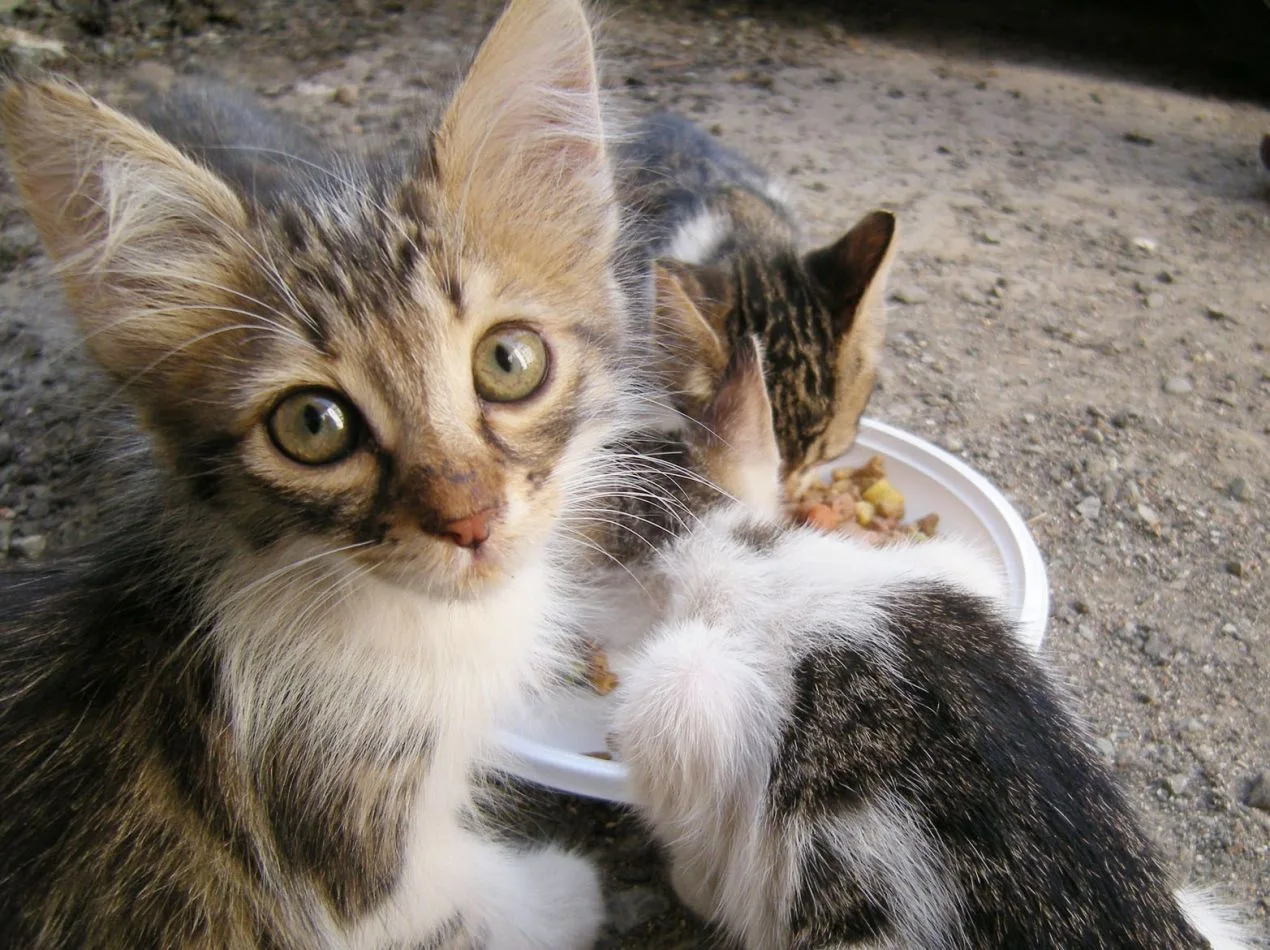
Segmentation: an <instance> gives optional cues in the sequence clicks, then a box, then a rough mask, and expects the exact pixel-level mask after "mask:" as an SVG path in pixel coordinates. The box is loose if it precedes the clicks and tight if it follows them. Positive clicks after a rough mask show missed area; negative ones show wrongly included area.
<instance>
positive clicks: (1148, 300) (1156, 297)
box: [1142, 293, 1164, 310]
mask: <svg viewBox="0 0 1270 950" xmlns="http://www.w3.org/2000/svg"><path fill="white" fill-rule="evenodd" d="M1142 306H1144V307H1146V308H1147V309H1148V310H1159V309H1160V308H1161V307H1163V306H1164V295H1163V294H1156V293H1151V294H1147V295H1146V296H1145V297H1143V298H1142Z"/></svg>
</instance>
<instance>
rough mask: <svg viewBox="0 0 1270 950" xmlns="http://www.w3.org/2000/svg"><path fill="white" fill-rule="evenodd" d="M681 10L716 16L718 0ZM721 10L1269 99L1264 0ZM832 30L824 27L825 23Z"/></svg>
mask: <svg viewBox="0 0 1270 950" xmlns="http://www.w3.org/2000/svg"><path fill="white" fill-rule="evenodd" d="M689 9H692V10H695V11H700V12H701V13H707V12H708V13H710V14H711V15H712V16H715V17H718V16H720V15H721V11H720V10H719V9H718V5H717V4H710V3H708V2H701V0H696V2H693V3H691V4H689ZM727 9H728V11H729V12H732V11H735V13H736V15H737V16H738V17H739V16H752V17H755V18H761V19H763V20H768V21H778V22H782V23H785V24H788V25H796V26H810V27H815V26H820V27H822V28H824V27H828V25H830V24H836V25H837V26H839V27H841V28H842V29H843V30H844V31H846V33H848V34H864V35H871V36H878V37H885V38H888V39H893V40H895V41H897V42H900V43H902V44H903V45H906V46H910V47H913V48H916V49H922V50H931V49H937V50H940V51H944V52H948V53H958V52H962V53H971V54H977V55H988V56H1008V57H1009V58H1010V59H1012V60H1016V61H1024V62H1035V63H1037V64H1044V65H1051V66H1057V67H1061V68H1063V69H1067V70H1076V71H1081V72H1089V73H1094V74H1109V73H1114V74H1116V75H1119V76H1129V77H1131V78H1134V79H1137V80H1139V81H1141V82H1144V83H1147V84H1151V85H1161V86H1167V87H1171V88H1176V89H1184V90H1187V91H1190V92H1197V93H1202V94H1208V95H1216V96H1220V97H1221V98H1224V99H1248V100H1252V101H1258V102H1270V5H1268V4H1267V3H1266V0H1217V2H1213V0H1156V2H1151V0H1118V2H1115V3H1098V2H1096V0H1038V2H1024V0H1008V2H989V0H864V2H855V3H847V2H841V0H836V2H835V0H802V2H778V0H750V2H741V3H737V4H730V5H729V6H728V7H727ZM830 28H832V27H830Z"/></svg>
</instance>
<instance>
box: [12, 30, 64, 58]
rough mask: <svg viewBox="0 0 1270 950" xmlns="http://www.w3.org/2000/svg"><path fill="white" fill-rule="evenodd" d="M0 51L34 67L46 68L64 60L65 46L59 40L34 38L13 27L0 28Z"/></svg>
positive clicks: (24, 31) (34, 36)
mask: <svg viewBox="0 0 1270 950" xmlns="http://www.w3.org/2000/svg"><path fill="white" fill-rule="evenodd" d="M0 50H5V51H7V52H9V53H11V54H12V55H13V56H14V57H15V58H16V59H19V60H22V61H24V62H27V63H30V64H32V65H36V66H47V65H49V64H51V63H56V62H58V61H59V60H63V59H65V58H66V44H65V43H63V42H62V41H61V40H53V39H47V38H46V37H43V36H36V35H35V34H34V33H28V32H27V31H26V30H19V29H18V28H17V27H14V26H0Z"/></svg>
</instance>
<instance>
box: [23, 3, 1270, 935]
mask: <svg viewBox="0 0 1270 950" xmlns="http://www.w3.org/2000/svg"><path fill="white" fill-rule="evenodd" d="M496 6H497V5H496V4H495V3H479V4H469V3H452V4H440V3H437V4H429V3H423V2H419V3H410V4H406V3H400V2H398V3H391V2H389V3H382V2H375V0H369V2H368V0H362V2H356V3H348V4H340V3H335V2H333V0H307V2H305V3H299V2H296V3H283V2H272V3H271V2H265V3H250V4H249V3H240V4H236V3H234V2H232V0H204V2H201V3H200V2H188V0H180V2H174V0H168V2H164V3H158V2H149V0H129V2H117V3H113V4H104V3H101V2H97V0H80V2H71V0H64V2H62V3H61V4H60V12H59V10H57V9H54V8H53V7H51V6H49V7H45V6H40V5H39V4H31V3H28V4H26V5H25V6H19V7H17V8H16V9H12V4H10V3H0V10H4V11H7V12H4V13H2V14H0V17H2V18H3V20H4V21H5V22H8V23H10V24H15V25H17V26H19V27H21V28H23V29H26V30H30V31H35V32H40V33H43V35H44V36H45V37H53V38H60V39H61V40H63V41H65V42H66V43H67V51H68V57H69V58H68V60H67V61H66V64H65V68H67V69H69V70H70V71H72V72H73V73H75V74H76V75H78V76H79V77H80V78H82V79H83V80H84V81H85V82H86V83H87V84H88V85H89V86H90V87H91V88H93V89H94V90H96V91H99V92H101V93H103V94H105V95H107V96H108V97H110V96H117V95H118V94H119V92H120V90H121V89H122V88H123V84H124V82H125V81H127V80H128V79H130V78H131V77H133V76H135V74H136V72H137V71H138V70H142V71H146V70H161V69H165V68H175V69H177V70H181V71H184V70H199V71H210V72H213V73H217V74H220V75H223V76H226V77H228V78H232V79H235V80H238V81H240V82H244V83H246V84H247V85H249V86H251V87H254V88H255V89H257V90H259V91H260V92H262V93H264V94H265V95H266V96H268V97H270V98H271V99H272V100H274V101H275V102H276V104H277V105H278V107H279V108H283V109H287V110H291V111H293V112H295V113H298V114H300V115H302V116H304V117H305V118H306V119H308V120H309V121H313V122H317V123H320V124H322V126H323V127H324V128H326V129H329V130H331V131H332V133H333V134H336V135H339V136H347V137H352V138H356V137H362V136H366V135H371V136H376V137H378V136H392V135H395V134H399V133H401V132H402V131H405V130H408V129H409V127H410V123H411V122H412V121H416V120H415V119H414V117H415V116H416V115H417V114H418V110H419V107H420V106H421V105H424V104H427V103H429V102H435V101H436V100H437V99H438V98H439V97H440V96H441V95H443V93H444V89H445V88H446V84H447V83H448V82H449V81H450V80H451V79H452V78H453V77H454V75H455V74H456V72H457V70H458V69H459V68H460V67H461V64H462V62H463V57H464V56H466V55H467V54H468V52H469V51H470V50H471V48H472V44H474V43H475V42H476V40H477V39H478V38H479V37H480V35H481V34H482V33H483V31H484V29H485V27H486V26H487V24H488V23H489V22H490V21H491V20H492V18H493V16H494V15H495V13H496V12H497V9H496ZM789 7H791V9H785V8H765V7H746V8H744V9H743V8H740V7H735V6H731V5H720V4H709V5H704V6H699V5H692V4H683V3H676V4H671V5H660V4H654V3H638V4H637V3H633V2H632V3H622V2H612V3H610V4H609V5H608V7H607V12H608V19H607V27H606V34H607V47H608V54H609V69H608V80H609V82H610V84H611V85H612V87H613V89H614V92H615V95H616V97H617V98H618V99H619V101H624V102H626V103H629V104H630V106H631V108H632V109H633V110H639V109H647V108H653V107H660V106H666V107H673V108H676V109H678V110H681V111H684V112H686V113H687V114H689V115H691V116H693V117H694V118H696V119H697V120H698V121H700V122H701V123H703V124H704V125H706V126H707V127H710V128H712V129H713V130H714V131H715V132H716V133H717V134H718V135H720V136H721V137H722V138H723V139H724V140H726V141H728V142H731V143H733V144H735V145H738V146H740V147H742V148H743V149H745V150H746V151H747V152H748V153H749V154H750V155H751V156H752V157H754V158H755V159H757V160H759V161H761V162H763V163H766V164H767V165H768V166H769V167H771V168H773V169H774V170H776V171H778V172H780V173H782V174H784V175H785V176H786V177H787V178H788V180H789V182H790V184H791V186H792V187H791V191H792V193H793V195H794V199H795V201H796V203H797V205H798V207H799V208H800V209H801V210H802V211H803V212H804V213H805V215H806V220H807V225H808V231H809V233H810V235H811V237H812V238H814V239H815V240H818V241H819V240H826V239H829V238H831V237H833V236H835V235H836V233H837V232H839V231H841V230H843V229H845V228H846V227H847V226H848V225H849V224H850V223H851V222H852V221H854V220H855V219H856V218H857V217H858V216H859V215H861V214H862V213H864V212H865V211H867V210H868V209H870V208H872V207H874V206H881V207H886V208H889V209H893V210H894V211H896V212H897V214H898V215H899V218H900V222H901V227H902V243H901V250H900V254H899V259H898V262H897V265H896V269H895V273H894V278H893V283H892V287H893V297H894V300H893V303H892V306H891V310H890V320H891V323H890V335H889V343H888V362H887V372H886V375H885V376H884V379H883V383H882V386H881V388H880V390H879V392H878V394H877V395H876V396H875V398H874V402H873V403H872V406H871V409H870V412H871V414H872V415H874V416H876V417H878V418H881V419H883V420H886V421H889V422H892V423H896V424H898V425H900V426H903V427H905V428H908V429H910V430H913V431H915V432H917V433H918V434H920V435H923V436H925V437H927V438H930V439H933V440H934V441H936V442H938V443H940V444H942V445H944V446H945V447H947V448H949V449H950V450H952V451H954V452H955V453H958V454H960V455H961V456H962V457H963V458H965V459H967V460H968V461H969V462H970V463H971V464H973V465H974V466H975V467H977V468H979V469H980V470H981V471H983V472H984V473H986V474H987V475H988V476H989V477H990V478H991V479H992V480H994V481H995V482H996V483H997V484H998V485H1000V486H1002V487H1003V489H1004V490H1005V491H1006V492H1007V493H1008V495H1009V496H1010V497H1011V498H1012V499H1013V500H1014V502H1015V503H1016V504H1017V505H1018V507H1019V509H1020V510H1021V511H1022V512H1023V513H1024V516H1025V517H1026V518H1027V519H1028V522H1029V524H1030V525H1031V527H1032V529H1033V531H1034V532H1035V535H1036V538H1037V540H1038V542H1039V544H1040V546H1041V548H1042V550H1043V551H1044V553H1045V555H1046V557H1047V559H1048V563H1049V570H1050V580H1051V584H1052V594H1053V602H1054V612H1053V617H1052V621H1051V626H1050V632H1049V639H1048V650H1049V653H1050V655H1051V657H1052V658H1053V662H1054V665H1055V666H1056V667H1057V668H1058V669H1059V670H1060V671H1061V672H1062V673H1063V674H1064V675H1065V676H1067V677H1068V678H1069V679H1070V681H1071V683H1072V686H1073V689H1074V691H1075V693H1076V695H1077V696H1078V698H1079V702H1080V705H1081V707H1082V709H1083V711H1084V713H1085V714H1086V715H1087V717H1088V718H1089V720H1090V722H1091V723H1092V727H1093V732H1094V735H1095V736H1096V744H1097V746H1098V748H1099V750H1100V751H1101V752H1102V753H1103V754H1105V755H1106V756H1107V757H1108V758H1109V759H1110V760H1112V761H1113V762H1114V764H1115V768H1116V771H1117V773H1118V775H1119V777H1120V779H1121V781H1122V782H1123V784H1124V785H1125V787H1126V788H1127V789H1128V791H1129V794H1130V795H1131V797H1132V798H1133V800H1134V802H1135V803H1136V805H1137V807H1138V808H1139V809H1140V811H1141V813H1142V816H1143V819H1144V821H1145V823H1146V825H1147V827H1148V828H1149V830H1150V833H1151V834H1152V835H1153V836H1154V838H1155V839H1156V840H1157V841H1158V842H1159V844H1160V846H1161V848H1162V849H1163V851H1164V852H1165V854H1166V855H1167V856H1168V858H1169V860H1170V861H1171V862H1172V863H1173V865H1174V866H1175V867H1176V868H1177V870H1178V872H1179V876H1180V877H1181V878H1183V879H1185V880H1188V881H1193V882H1198V883H1201V884H1211V885H1215V886H1216V888H1217V889H1218V891H1219V892H1220V893H1221V894H1222V895H1223V896H1224V897H1226V898H1229V899H1232V900H1234V901H1237V902H1239V903H1240V904H1241V905H1242V906H1243V909H1244V914H1245V916H1246V918H1247V919H1248V920H1249V921H1250V922H1251V923H1252V925H1253V927H1254V928H1255V931H1256V933H1258V934H1260V935H1263V939H1264V940H1265V943H1266V945H1267V946H1270V921H1268V918H1270V811H1268V810H1266V809H1267V807H1270V802H1268V801H1267V799H1268V798H1270V776H1267V778H1266V779H1265V784H1264V785H1263V786H1262V791H1261V792H1260V793H1258V792H1256V791H1255V783H1256V779H1257V776H1259V775H1264V774H1265V773H1266V772H1267V770H1270V630H1268V629H1267V621H1268V620H1270V611H1268V607H1270V594H1267V584H1266V580H1267V575H1266V571H1267V557H1268V553H1267V552H1268V551H1270V544H1268V543H1267V521H1268V518H1267V498H1270V360H1268V359H1267V347H1268V346H1270V176H1267V175H1266V174H1265V172H1263V170H1262V169H1261V168H1260V166H1259V163H1258V162H1257V146H1258V143H1259V142H1260V140H1261V137H1262V135H1263V134H1264V133H1266V132H1270V112H1267V110H1266V109H1265V108H1264V105H1258V104H1257V100H1256V98H1255V90H1254V89H1253V88H1252V87H1251V86H1250V85H1249V80H1248V79H1247V78H1246V77H1243V78H1241V77H1240V76H1239V75H1238V74H1237V72H1234V71H1232V70H1231V69H1229V68H1228V64H1226V63H1224V62H1223V54H1222V52H1221V49H1220V47H1218V46H1213V47H1212V48H1209V47H1207V46H1205V43H1204V42H1203V36H1204V31H1205V24H1204V23H1203V22H1201V21H1197V20H1195V19H1194V18H1193V17H1192V16H1190V14H1189V13H1187V11H1186V8H1179V9H1177V10H1169V9H1160V8H1159V7H1158V6H1153V7H1152V9H1151V11H1149V12H1148V11H1143V10H1134V9H1132V8H1128V9H1119V10H1107V9H1105V8H1104V9H1098V7H1097V5H1094V4H1089V5H1088V6H1086V5H1082V4H1079V3H1071V4H1045V3H1042V4H1022V5H1020V7H1021V8H1024V7H1025V8H1026V9H1015V8H1012V7H1008V6H996V7H989V6H985V5H980V4H957V3H954V4H949V3H943V4H937V3H929V4H924V3H920V2H916V0H914V2H910V3H900V4H864V5H858V6H857V7H856V9H857V10H858V11H859V12H857V13H856V14H854V15H853V18H852V19H846V18H844V17H843V15H842V14H840V13H835V12H832V8H831V7H830V6H829V5H825V6H816V5H814V4H813V5H810V6H805V5H800V6H798V7H797V8H796V9H792V7H793V5H789ZM1175 64H1185V68H1184V69H1182V68H1179V67H1178V66H1176V65H1175ZM1263 102H1264V100H1263ZM0 228H2V230H0V272H2V273H3V284H2V285H0V506H2V507H3V508H4V509H5V511H3V512H0V546H2V547H3V548H7V549H8V550H9V553H10V556H11V557H14V558H20V557H24V556H33V555H38V554H40V552H41V549H45V554H44V556H46V557H49V556H54V555H56V554H57V553H60V552H62V551H65V550H67V549H68V548H69V547H70V546H71V545H73V544H74V543H75V542H76V540H77V539H78V538H80V537H82V536H83V535H84V534H85V533H86V532H88V531H91V526H92V523H93V519H94V512H95V510H96V508H95V506H96V504H97V502H96V491H95V486H94V485H93V482H92V478H91V472H89V473H88V477H84V475H85V472H84V466H83V459H84V457H85V454H84V453H85V447H87V446H89V445H91V444H92V442H93V440H94V439H95V437H96V436H97V434H98V431H99V428H100V427H99V425H98V422H97V419H96V418H95V416H94V414H93V412H92V404H93V401H94V399H95V398H97V396H96V395H95V394H97V393H99V389H97V388H96V387H95V386H94V385H93V384H92V383H91V382H89V381H88V379H87V377H86V369H85V364H84V361H83V359H82V358H81V357H80V356H79V355H78V354H77V353H76V352H75V350H74V348H73V346H72V345H71V344H69V343H68V342H67V337H66V335H65V333H64V331H63V330H62V329H61V326H62V321H61V318H60V315H61V311H62V308H61V305H60V303H59V298H58V295H57V291H56V289H55V288H54V287H53V286H52V285H51V284H50V283H49V281H48V280H47V277H46V274H45V273H44V270H43V266H42V260H41V257H40V255H39V251H38V247H37V242H36V238H35V235H34V232H33V230H32V228H31V226H30V225H29V223H27V221H26V219H25V218H24V216H23V215H22V213H21V211H20V210H19V209H18V208H17V206H16V204H15V201H14V198H13V195H12V191H11V188H10V187H9V186H8V184H7V181H6V182H5V184H4V187H3V190H2V191H0ZM41 539H42V540H41ZM1250 802H1259V803H1260V805H1261V807H1260V808H1258V807H1253V806H1252V805H1251V804H1250ZM520 826H521V828H522V830H525V831H528V832H530V833H534V834H541V835H547V834H550V835H553V836H556V837H564V838H566V839H567V840H570V841H573V842H575V843H576V844H577V845H578V846H579V847H580V848H582V849H584V850H586V851H588V852H591V853H594V854H595V855H596V856H597V858H598V859H599V860H600V861H601V862H602V863H603V864H604V866H605V868H606V873H607V886H608V889H609V893H610V895H611V899H612V915H611V916H612V923H611V925H610V928H609V931H608V933H607V934H606V937H605V939H604V941H603V943H602V946H603V947H605V948H636V947H639V948H644V947H648V948H652V947H680V946H682V947H688V946H699V945H701V943H702V940H703V937H704V935H705V931H704V930H702V929H700V928H699V927H698V926H697V925H696V924H694V923H692V922H691V921H690V920H689V919H688V917H687V916H685V915H684V914H682V913H681V912H680V911H679V910H678V909H677V907H676V905H675V903H674V899H673V897H672V896H671V895H670V893H669V891H668V890H667V888H666V887H665V884H664V874H663V871H662V869H661V867H660V865H659V864H658V863H657V861H656V857H655V854H654V852H653V851H652V849H651V848H650V847H649V845H648V843H647V841H646V839H645V838H644V836H643V835H642V834H641V833H640V831H639V829H638V827H637V825H636V824H635V823H634V822H633V821H632V820H631V819H630V818H629V817H627V816H625V815H623V814H622V813H621V812H620V811H618V810H616V809H613V808H610V807H608V806H605V805H600V804H596V803H590V802H582V801H578V800H574V799H569V798H563V797H557V796H552V795H547V794H539V793H534V794H530V795H528V797H527V799H526V807H525V810H524V811H523V812H522V818H521V819H520Z"/></svg>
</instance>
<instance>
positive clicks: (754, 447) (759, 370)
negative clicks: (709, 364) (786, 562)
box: [699, 336, 781, 518]
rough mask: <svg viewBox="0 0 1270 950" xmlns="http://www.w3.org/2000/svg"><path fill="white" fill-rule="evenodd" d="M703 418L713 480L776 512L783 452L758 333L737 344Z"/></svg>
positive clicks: (755, 507) (753, 507) (741, 497)
mask: <svg viewBox="0 0 1270 950" xmlns="http://www.w3.org/2000/svg"><path fill="white" fill-rule="evenodd" d="M699 421H700V424H701V433H702V435H703V436H704V438H705V464H706V471H707V475H708V476H709V478H710V479H711V481H713V482H714V483H715V484H716V485H718V486H719V487H720V488H722V489H723V490H724V491H726V492H728V494H730V495H732V496H733V497H734V498H736V499H737V500H738V501H740V502H741V503H742V504H743V505H745V506H746V507H747V508H749V509H750V510H752V511H755V512H758V513H762V514H764V515H767V516H769V517H773V518H775V517H777V516H778V515H779V514H780V509H781V481H780V471H781V456H780V449H779V447H778V446H777V443H776V430H775V428H774V425H773V422H772V403H771V400H770V398H769V397H768V393H767V383H766V382H765V380H764V377H763V353H762V349H761V348H760V346H759V342H758V340H757V339H756V338H754V337H752V336H751V337H747V338H746V339H745V340H743V341H741V342H740V343H739V344H738V345H737V347H736V350H735V352H734V353H733V354H732V358H731V360H729V362H728V365H727V369H726V370H725V371H724V373H723V379H722V381H721V382H720V384H719V388H718V391H717V392H716V393H715V396H714V399H713V400H711V402H710V403H709V405H707V406H706V408H705V411H704V412H703V413H702V414H701V419H700V420H699Z"/></svg>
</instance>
